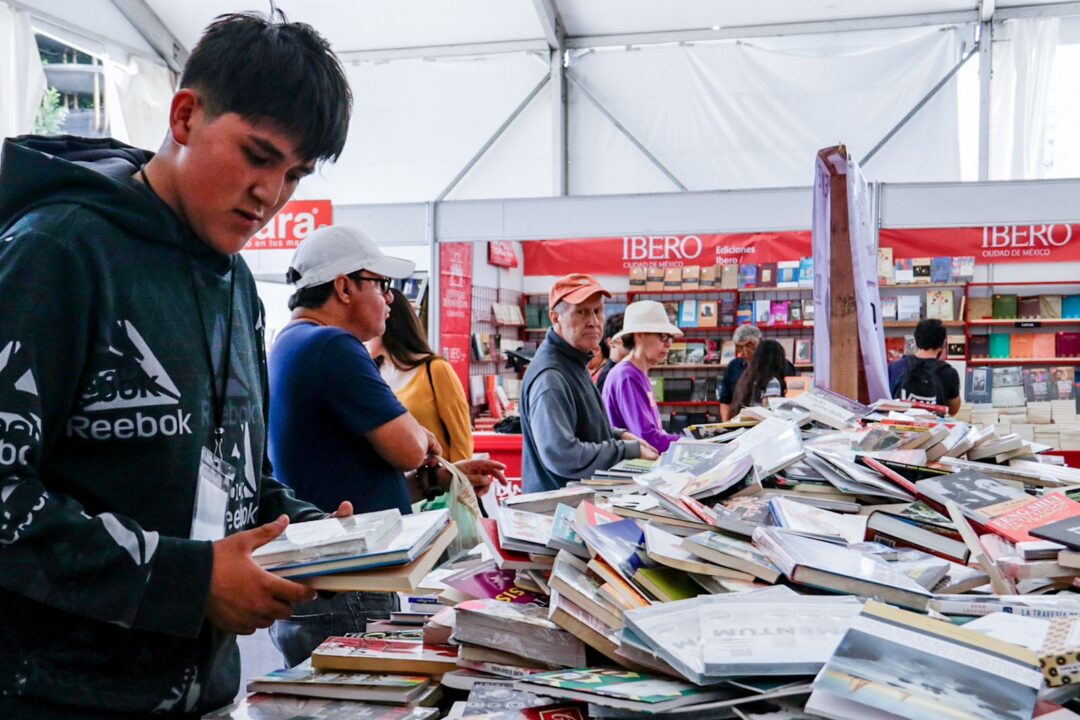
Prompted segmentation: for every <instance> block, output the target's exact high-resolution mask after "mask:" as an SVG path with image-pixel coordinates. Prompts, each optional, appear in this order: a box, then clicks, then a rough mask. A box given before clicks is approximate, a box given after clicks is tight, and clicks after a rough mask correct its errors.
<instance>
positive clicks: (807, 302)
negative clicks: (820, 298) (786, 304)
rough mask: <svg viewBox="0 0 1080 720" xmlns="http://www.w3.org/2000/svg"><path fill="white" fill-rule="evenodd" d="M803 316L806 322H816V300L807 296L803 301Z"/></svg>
mask: <svg viewBox="0 0 1080 720" xmlns="http://www.w3.org/2000/svg"><path fill="white" fill-rule="evenodd" d="M802 318H803V322H804V323H812V322H814V300H813V298H805V299H804V300H803V301H802Z"/></svg>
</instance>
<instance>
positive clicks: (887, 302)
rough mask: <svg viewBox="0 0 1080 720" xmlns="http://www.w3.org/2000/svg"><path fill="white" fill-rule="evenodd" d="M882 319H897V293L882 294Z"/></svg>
mask: <svg viewBox="0 0 1080 720" xmlns="http://www.w3.org/2000/svg"><path fill="white" fill-rule="evenodd" d="M881 319H882V320H896V296H895V295H882V296H881Z"/></svg>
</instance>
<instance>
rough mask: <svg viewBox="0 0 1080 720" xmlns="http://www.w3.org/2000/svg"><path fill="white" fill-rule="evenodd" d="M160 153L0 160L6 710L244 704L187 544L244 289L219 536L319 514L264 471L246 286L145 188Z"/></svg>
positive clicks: (200, 552)
mask: <svg viewBox="0 0 1080 720" xmlns="http://www.w3.org/2000/svg"><path fill="white" fill-rule="evenodd" d="M150 157H151V155H150V153H148V152H145V151H143V150H137V149H135V148H131V147H128V146H126V145H123V144H121V143H118V142H115V141H113V140H89V139H82V138H74V137H58V138H40V137H21V138H16V139H14V140H9V141H7V142H5V143H4V149H3V155H2V157H0V292H2V297H3V298H4V300H3V302H2V303H0V628H3V630H2V631H0V716H4V717H20V716H21V714H29V713H30V710H29V708H35V710H34V711H33V712H34V715H35V718H37V719H40V718H42V717H43V716H47V715H49V714H50V713H49V712H48V708H49V707H50V705H49V704H52V705H51V707H53V708H54V709H55V710H56V711H57V713H58V714H60V713H63V712H71V713H72V714H73V715H74V716H78V717H97V716H99V715H100V716H101V717H119V716H121V714H122V713H149V712H158V713H162V712H163V713H168V714H182V713H185V712H186V713H191V712H193V711H200V712H201V711H205V710H207V709H210V708H214V707H218V706H220V705H222V704H225V703H228V702H231V700H232V697H233V695H234V694H235V692H236V690H237V686H238V682H239V658H238V652H237V649H236V643H235V641H234V638H233V636H231V635H228V634H226V633H222V632H220V631H218V630H216V629H214V628H212V627H211V626H210V625H209V624H208V623H207V622H205V618H204V614H205V607H206V600H207V597H208V593H209V587H210V576H211V569H212V563H213V549H212V545H211V543H210V542H208V541H198V540H192V539H189V538H190V537H191V530H192V517H193V512H194V507H195V492H196V488H197V478H198V468H199V458H200V452H201V450H202V448H203V447H204V446H207V445H210V444H211V438H212V435H213V412H212V386H211V381H212V376H211V373H210V365H211V362H213V366H214V373H215V375H214V376H213V377H215V378H217V379H218V383H219V384H220V378H221V376H222V360H223V355H224V352H223V348H224V347H225V344H226V343H225V338H226V336H227V333H226V331H225V326H226V323H227V318H228V317H229V287H230V280H231V275H232V274H235V276H236V277H235V281H234V283H235V287H234V292H233V302H232V317H233V322H232V350H231V363H230V379H229V384H228V391H227V393H226V397H227V400H226V405H225V423H224V424H225V429H226V434H225V441H224V445H223V453H224V455H225V456H226V459H229V460H231V461H232V463H233V465H234V466H235V467H236V468H237V477H240V478H244V483H243V485H242V487H241V488H240V489H239V491H238V492H236V493H235V495H236V496H235V497H232V498H231V499H230V501H229V507H228V513H227V515H226V518H227V523H226V525H227V528H226V532H228V533H232V532H236V531H239V530H244V529H247V528H250V527H254V526H255V525H257V524H259V523H263V522H267V521H270V520H273V519H274V518H275V517H276V516H277V515H279V514H280V513H282V512H285V513H288V514H289V515H290V516H291V517H294V519H308V518H311V517H316V516H321V513H318V511H316V510H315V509H314V508H312V507H311V506H308V505H306V504H303V503H300V502H298V501H296V500H295V499H294V498H293V497H292V495H291V492H290V491H288V490H287V489H286V488H284V487H283V486H282V485H280V484H279V483H277V482H275V481H274V480H272V479H271V478H270V477H269V476H268V474H267V472H268V464H267V463H265V460H264V458H265V455H264V446H265V422H264V408H265V348H264V345H263V332H262V311H261V306H260V304H259V300H258V297H257V295H256V293H255V285H254V281H253V279H252V276H251V273H250V271H249V270H248V268H247V266H246V265H245V264H244V262H243V261H242V260H240V259H235V261H234V259H233V258H231V257H229V256H226V255H221V254H220V253H218V252H216V251H214V250H212V249H211V248H209V247H208V246H207V245H206V244H204V243H203V242H201V241H200V240H199V239H198V238H197V237H195V236H194V235H193V234H192V233H191V231H190V230H188V228H187V227H186V226H184V225H183V224H182V223H181V222H180V221H179V220H178V219H177V217H176V216H175V215H174V214H173V212H172V211H171V210H170V209H169V207H168V206H166V205H165V204H164V203H163V202H162V201H161V200H159V199H158V198H157V197H156V196H155V195H154V194H153V192H152V191H151V190H149V189H148V188H147V187H145V186H144V185H142V184H140V183H137V182H134V181H133V180H132V179H131V176H132V174H133V173H135V172H136V171H137V170H138V168H139V167H140V166H141V165H143V164H145V163H146V162H147V161H148V160H149V159H150ZM196 302H198V303H199V305H201V315H200V311H199V306H197V305H196ZM200 318H202V319H201V320H200ZM208 348H209V349H210V350H209V355H212V356H213V357H212V360H211V357H209V355H208ZM42 703H45V705H42ZM66 706H75V707H77V708H79V710H77V711H76V710H74V708H72V707H66ZM42 708H45V710H42Z"/></svg>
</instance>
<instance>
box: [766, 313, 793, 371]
mask: <svg viewBox="0 0 1080 720" xmlns="http://www.w3.org/2000/svg"><path fill="white" fill-rule="evenodd" d="M790 305H791V303H790V302H788V301H787V300H773V301H772V304H771V305H770V306H769V324H770V325H787V324H788V321H789V319H790V318H789V314H788V313H789V311H788V308H789V306H790ZM788 357H790V355H789V356H788Z"/></svg>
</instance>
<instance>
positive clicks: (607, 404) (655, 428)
mask: <svg viewBox="0 0 1080 720" xmlns="http://www.w3.org/2000/svg"><path fill="white" fill-rule="evenodd" d="M682 334H683V332H682V330H680V329H679V328H677V327H675V326H674V325H672V324H671V321H670V320H668V316H667V312H666V311H665V310H664V306H663V305H661V304H660V303H658V302H656V301H655V300H641V301H638V302H635V303H630V305H628V306H627V308H626V314H625V315H624V316H623V327H622V330H620V331H619V332H618V333H616V334H615V336H614V337H613V338H612V340H616V341H618V340H622V343H623V347H625V348H626V349H627V350H629V351H630V354H629V355H628V356H627V358H626V360H625V361H624V362H621V363H619V364H618V365H616V366H615V367H614V368H612V370H611V372H610V373H608V377H607V382H605V383H604V409H606V410H607V414H608V417H609V418H611V422H612V424H613V425H617V426H618V427H624V428H626V429H627V430H628V431H630V432H632V433H634V434H635V435H637V436H638V437H640V438H641V439H642V440H645V441H646V442H648V443H649V444H650V445H652V446H653V447H655V448H656V449H657V450H659V451H660V452H664V451H665V450H667V449H668V446H669V445H671V443H672V442H674V441H675V440H677V439H678V438H679V436H678V435H672V434H670V433H667V432H665V431H664V428H663V426H662V425H661V424H660V410H659V408H657V406H656V399H655V398H654V397H653V391H652V383H651V381H650V380H649V371H650V370H652V369H653V368H654V367H656V366H657V365H659V364H660V363H662V362H664V360H666V359H667V356H668V351H670V350H671V342H672V341H673V340H674V339H675V338H676V337H679V336H681V335H682Z"/></svg>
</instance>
